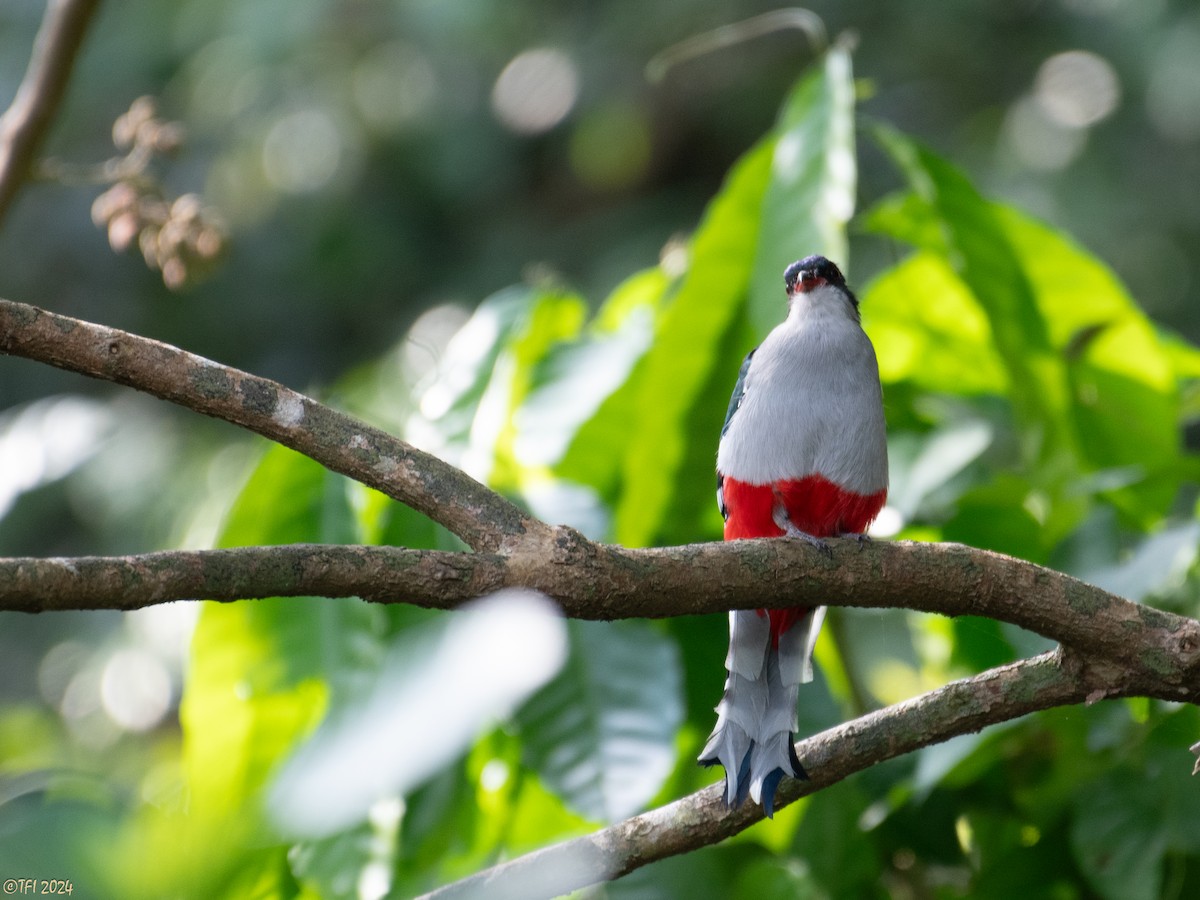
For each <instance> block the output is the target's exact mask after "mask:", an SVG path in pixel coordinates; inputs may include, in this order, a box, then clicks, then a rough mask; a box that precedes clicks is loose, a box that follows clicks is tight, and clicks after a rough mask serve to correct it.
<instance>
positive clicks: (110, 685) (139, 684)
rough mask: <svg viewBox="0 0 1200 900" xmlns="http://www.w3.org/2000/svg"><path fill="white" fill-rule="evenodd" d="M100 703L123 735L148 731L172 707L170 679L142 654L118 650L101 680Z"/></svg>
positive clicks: (148, 657) (105, 668) (161, 667)
mask: <svg viewBox="0 0 1200 900" xmlns="http://www.w3.org/2000/svg"><path fill="white" fill-rule="evenodd" d="M100 700H101V702H102V703H103V704H104V711H105V712H106V713H108V717H109V718H110V719H112V720H113V721H114V722H115V723H116V724H117V725H119V726H121V727H122V728H124V729H125V730H126V731H148V730H149V729H151V728H153V727H154V726H155V725H157V724H158V723H159V722H160V721H162V718H163V716H165V715H166V714H167V710H168V709H170V706H171V676H170V674H169V673H168V672H167V670H166V667H165V666H163V664H162V663H161V662H159V660H158V658H157V657H155V656H153V655H152V654H150V653H147V652H146V651H144V650H135V649H129V650H118V651H117V652H116V653H114V654H113V655H112V657H111V658H110V659H109V661H108V663H107V664H105V666H104V674H103V675H102V676H101V677H100Z"/></svg>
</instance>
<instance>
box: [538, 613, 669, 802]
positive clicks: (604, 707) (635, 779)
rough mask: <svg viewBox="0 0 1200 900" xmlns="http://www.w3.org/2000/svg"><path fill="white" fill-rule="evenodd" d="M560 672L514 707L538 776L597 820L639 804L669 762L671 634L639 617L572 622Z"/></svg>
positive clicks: (661, 777)
mask: <svg viewBox="0 0 1200 900" xmlns="http://www.w3.org/2000/svg"><path fill="white" fill-rule="evenodd" d="M568 634H569V635H570V648H571V650H570V657H569V658H568V660H567V663H566V665H565V666H564V668H563V671H562V672H561V673H560V674H559V676H558V677H557V678H555V679H554V680H553V681H552V682H551V683H550V684H548V685H547V686H546V687H545V688H544V689H543V690H541V691H540V692H539V693H538V694H536V695H535V696H534V697H533V698H532V699H531V700H530V701H529V702H528V703H527V704H525V706H523V707H522V708H521V710H520V712H519V713H518V716H517V721H518V724H519V725H520V727H521V736H522V739H523V741H524V747H525V752H526V754H527V756H528V759H529V762H530V764H531V766H532V767H533V769H534V770H535V771H536V772H537V773H538V775H539V776H540V777H541V779H542V780H543V782H545V784H546V785H547V786H548V787H550V788H551V789H552V790H554V791H555V792H556V793H557V794H559V795H560V796H561V797H562V798H563V799H564V800H565V801H566V803H567V804H568V805H569V806H570V807H572V808H573V809H575V810H577V811H578V812H580V813H581V814H583V815H585V816H587V817H588V818H590V819H593V820H599V821H616V820H618V819H621V818H624V817H625V816H628V815H630V814H632V813H634V812H637V811H638V810H639V809H640V808H642V807H643V806H644V805H645V804H646V803H647V802H648V801H649V800H650V798H651V797H653V796H654V795H655V794H656V793H657V792H658V790H659V788H660V787H661V785H662V783H663V781H664V779H665V778H666V777H667V776H668V775H669V774H670V772H671V769H672V768H673V767H674V764H675V732H676V730H677V729H678V728H679V725H680V723H681V721H682V719H683V706H682V702H681V700H680V695H681V692H682V689H681V685H680V664H679V652H678V649H677V647H676V646H675V642H674V641H673V640H672V639H670V638H669V637H666V636H664V635H663V634H662V633H661V632H659V631H658V629H656V628H654V627H653V626H652V625H649V624H647V623H643V622H632V621H628V622H603V623H601V622H585V621H573V622H570V623H569V626H568Z"/></svg>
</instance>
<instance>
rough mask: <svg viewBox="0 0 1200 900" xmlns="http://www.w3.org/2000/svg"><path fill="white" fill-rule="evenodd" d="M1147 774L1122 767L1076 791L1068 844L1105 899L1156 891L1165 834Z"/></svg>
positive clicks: (1148, 896) (1136, 899) (1146, 897)
mask: <svg viewBox="0 0 1200 900" xmlns="http://www.w3.org/2000/svg"><path fill="white" fill-rule="evenodd" d="M1144 779H1145V773H1143V772H1141V771H1138V770H1136V769H1133V770H1131V769H1127V768H1122V769H1120V770H1118V771H1114V772H1111V773H1109V774H1108V775H1107V776H1106V777H1103V778H1101V779H1099V780H1098V781H1095V782H1092V783H1091V784H1089V785H1088V788H1087V790H1086V791H1083V792H1081V793H1080V795H1079V802H1078V807H1077V809H1076V812H1075V817H1074V821H1073V822H1072V825H1071V848H1072V850H1073V851H1074V855H1075V859H1076V861H1077V862H1078V863H1079V866H1080V868H1081V869H1082V870H1083V873H1084V876H1085V877H1086V878H1087V880H1088V882H1089V883H1090V884H1091V885H1092V886H1093V887H1094V888H1095V889H1096V890H1097V891H1099V892H1100V894H1101V895H1102V896H1104V897H1106V898H1108V900H1155V898H1157V897H1159V896H1160V892H1161V886H1162V878H1163V854H1164V853H1165V851H1166V847H1167V836H1166V834H1165V833H1164V830H1163V827H1162V811H1161V808H1160V801H1159V798H1158V797H1156V796H1155V794H1154V792H1152V791H1148V790H1146V786H1145V784H1144V783H1143V781H1144Z"/></svg>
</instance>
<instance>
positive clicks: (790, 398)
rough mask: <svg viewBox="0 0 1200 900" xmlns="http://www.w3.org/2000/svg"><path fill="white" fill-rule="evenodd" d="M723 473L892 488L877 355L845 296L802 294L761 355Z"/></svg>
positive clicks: (722, 455) (726, 442)
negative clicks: (817, 477)
mask: <svg viewBox="0 0 1200 900" xmlns="http://www.w3.org/2000/svg"><path fill="white" fill-rule="evenodd" d="M717 470H718V471H719V472H721V474H723V475H725V476H727V477H730V478H736V479H738V480H739V481H745V482H749V483H750V484H769V483H771V482H774V481H780V480H784V479H794V478H803V477H804V476H806V475H812V474H819V475H823V476H824V477H825V478H828V479H829V480H830V481H832V482H834V483H835V484H838V485H840V486H841V487H843V488H845V489H846V490H850V491H854V492H855V493H859V494H873V493H875V492H877V491H880V490H883V489H884V488H886V487H887V436H886V432H885V427H884V419H883V398H882V394H881V391H880V386H879V367H878V364H877V363H876V361H875V349H874V347H872V346H871V341H870V340H869V339H868V338H867V335H866V333H865V332H863V330H862V327H861V326H860V325H859V324H858V321H857V316H855V315H854V313H853V311H852V309H851V307H850V306H849V304H848V303H847V301H846V300H845V298H844V297H843V296H842V294H841V292H840V291H837V290H836V289H834V288H831V287H820V288H817V289H816V290H813V291H811V292H809V293H808V294H802V295H799V296H798V297H796V298H795V299H794V300H793V301H792V309H791V310H790V312H789V314H788V318H787V319H786V320H785V321H784V322H783V323H782V324H780V325H779V326H778V327H777V328H775V330H774V331H772V332H771V333H770V334H769V335H767V338H766V340H764V341H763V342H762V345H761V346H760V347H759V348H758V350H757V351H756V352H755V354H754V358H753V359H752V360H751V362H750V369H749V371H748V372H747V373H746V381H745V394H744V396H743V397H742V402H741V405H740V406H739V408H738V411H737V413H735V414H734V416H733V419H732V421H731V422H730V423H729V429H728V431H726V432H725V436H724V437H723V438H722V439H721V445H720V448H719V449H718V452H717Z"/></svg>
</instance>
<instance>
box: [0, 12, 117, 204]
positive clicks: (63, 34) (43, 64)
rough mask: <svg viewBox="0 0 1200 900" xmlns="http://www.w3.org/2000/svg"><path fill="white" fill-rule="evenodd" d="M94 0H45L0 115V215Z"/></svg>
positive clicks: (53, 108) (66, 74)
mask: <svg viewBox="0 0 1200 900" xmlns="http://www.w3.org/2000/svg"><path fill="white" fill-rule="evenodd" d="M99 5H100V3H99V0H50V3H49V4H48V5H47V6H46V15H45V17H44V18H43V19H42V25H41V28H40V29H38V34H37V38H36V40H35V41H34V45H33V52H32V53H31V54H30V57H29V66H28V68H27V69H26V70H25V77H24V78H23V79H22V81H21V85H20V87H19V88H17V94H16V96H15V97H14V98H13V101H12V105H11V106H9V108H8V110H7V111H6V112H5V113H4V115H3V116H0V221H3V219H4V216H5V214H6V213H7V212H8V209H9V207H10V206H11V204H12V201H13V198H14V197H16V195H17V191H19V190H20V188H21V185H22V184H23V183H24V182H25V179H26V177H27V176H28V174H29V170H30V168H31V166H32V165H33V160H34V157H35V156H36V154H37V151H38V148H39V147H40V146H41V143H42V140H43V138H44V137H45V136H46V132H47V131H49V129H50V124H51V122H53V121H54V115H55V113H56V112H57V111H58V106H59V103H60V101H61V100H62V97H63V94H64V93H66V89H67V83H68V81H70V78H71V69H72V68H73V67H74V64H75V58H76V56H77V55H78V53H79V47H80V45H81V44H82V43H83V37H84V34H85V33H86V32H87V28H88V24H89V23H90V22H91V20H92V16H93V14H94V13H95V11H96V8H97V7H98V6H99Z"/></svg>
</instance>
